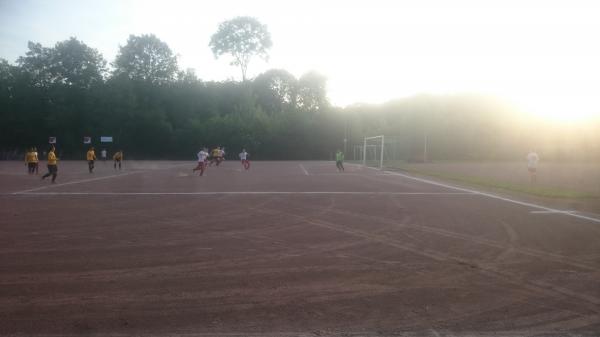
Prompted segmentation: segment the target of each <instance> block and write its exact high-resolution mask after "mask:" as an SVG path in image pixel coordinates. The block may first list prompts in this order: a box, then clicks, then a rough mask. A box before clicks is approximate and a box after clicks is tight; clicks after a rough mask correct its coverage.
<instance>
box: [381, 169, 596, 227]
mask: <svg viewBox="0 0 600 337" xmlns="http://www.w3.org/2000/svg"><path fill="white" fill-rule="evenodd" d="M385 172H386V173H389V174H391V175H396V176H400V177H403V178H406V179H411V180H416V181H420V182H422V183H426V184H430V185H435V186H441V187H445V188H448V189H452V190H457V191H463V192H470V193H473V194H477V195H481V196H484V197H488V198H492V199H497V200H502V201H506V202H510V203H513V204H517V205H521V206H526V207H531V208H537V209H540V210H543V211H546V212H551V213H561V214H564V215H566V216H572V217H575V218H579V219H584V220H589V221H593V222H597V223H600V219H598V218H593V217H590V216H585V215H581V214H576V213H572V212H566V211H563V210H560V209H556V208H550V207H546V206H542V205H537V204H532V203H530V202H524V201H519V200H514V199H510V198H506V197H501V196H499V195H495V194H491V193H486V192H481V191H477V190H472V189H469V188H464V187H457V186H452V185H448V184H444V183H439V182H437V181H433V180H428V179H423V178H417V177H413V176H409V175H406V174H403V173H398V172H392V171H385Z"/></svg>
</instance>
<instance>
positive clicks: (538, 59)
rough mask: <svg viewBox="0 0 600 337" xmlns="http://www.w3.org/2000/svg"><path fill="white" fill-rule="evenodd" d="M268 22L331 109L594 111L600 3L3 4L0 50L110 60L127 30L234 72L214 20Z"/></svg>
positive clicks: (211, 73)
mask: <svg viewBox="0 0 600 337" xmlns="http://www.w3.org/2000/svg"><path fill="white" fill-rule="evenodd" d="M240 15H248V16H254V17H256V18H258V19H259V20H260V21H261V22H263V23H265V24H267V26H268V28H269V30H270V32H271V34H272V37H273V48H272V50H271V53H270V55H271V57H270V59H269V62H268V63H265V62H263V61H260V60H258V59H257V60H254V61H253V62H252V63H251V64H250V68H249V75H250V76H255V75H257V74H259V73H261V72H263V71H264V70H266V69H269V68H284V69H286V70H288V71H290V72H291V73H293V74H294V75H296V76H300V75H301V74H303V73H305V72H307V71H309V70H316V71H318V72H320V73H322V74H324V75H325V76H327V78H328V79H329V97H330V99H331V101H332V102H333V103H334V104H336V105H342V106H343V105H347V104H351V103H355V102H369V103H378V102H384V101H387V100H390V99H393V98H402V97H406V96H409V95H413V94H416V93H434V94H439V93H442V94H445V93H459V92H476V93H485V94H494V95H498V96H500V97H504V98H507V99H509V100H511V101H513V102H514V103H516V104H518V105H519V106H521V107H523V108H524V109H527V110H530V111H532V112H534V113H537V114H544V115H547V116H550V117H553V118H558V119H568V118H573V117H581V116H589V115H600V95H599V93H600V19H599V18H600V1H579V0H565V1H552V0H544V1H533V0H532V1H528V0H520V1H512V0H500V1H485V0H473V1H466V0H465V1H452V0H440V1H427V0H414V1H378V0H369V1H348V0H345V1H325V0H295V1H282V0H280V1H248V0H246V1H244V0H219V1H200V0H197V1H183V0H169V1H149V0H132V1H126V0H107V1H98V0H96V1H91V0H89V1H88V0H53V1H51V0H48V1H42V0H0V22H1V26H0V57H2V58H6V59H8V60H9V61H11V62H14V61H15V60H16V58H17V57H18V56H21V55H23V54H24V53H25V52H26V50H27V41H29V40H31V41H35V42H41V43H42V44H43V45H45V46H53V45H54V44H55V43H56V42H57V41H60V40H65V39H67V38H69V37H70V36H75V37H77V38H78V39H80V40H82V41H83V42H85V43H86V44H88V45H89V46H91V47H94V48H97V49H98V50H99V51H100V52H101V53H102V54H103V55H104V57H105V58H106V59H107V60H108V61H109V62H112V61H113V60H114V57H115V55H116V53H117V50H118V47H119V45H124V44H125V43H126V41H127V37H128V36H129V34H144V33H154V34H156V35H157V36H158V37H159V38H160V39H162V40H163V41H165V42H167V43H168V44H169V46H170V47H171V49H172V50H173V51H174V52H175V53H176V54H178V55H179V65H180V68H182V69H185V68H194V69H195V70H196V73H197V74H198V76H199V77H200V78H201V79H203V80H224V79H228V78H235V79H240V78H241V75H240V71H239V70H238V69H237V68H235V67H232V66H229V62H228V60H225V59H219V60H215V58H214V57H213V55H212V52H211V50H210V48H209V47H208V42H209V40H210V36H211V35H212V34H213V33H214V32H215V30H216V28H217V26H218V24H219V23H220V22H222V21H224V20H227V19H230V18H233V17H235V16H240Z"/></svg>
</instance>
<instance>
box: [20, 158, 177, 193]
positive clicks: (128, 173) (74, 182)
mask: <svg viewBox="0 0 600 337" xmlns="http://www.w3.org/2000/svg"><path fill="white" fill-rule="evenodd" d="M184 165H186V166H187V165H189V164H177V165H170V166H167V167H161V168H157V169H150V170H141V169H140V170H136V171H131V172H127V173H121V174H113V175H110V176H104V177H98V178H91V179H83V180H76V181H69V182H67V183H62V184H52V185H46V186H42V187H36V188H32V189H28V190H24V191H18V192H13V193H11V194H25V193H29V192H34V191H39V190H44V189H47V188H52V187H59V186H66V185H72V184H81V183H87V182H90V181H96V180H104V179H110V178H117V177H123V176H128V175H130V174H136V173H144V172H151V171H156V170H168V169H172V168H175V167H180V166H184Z"/></svg>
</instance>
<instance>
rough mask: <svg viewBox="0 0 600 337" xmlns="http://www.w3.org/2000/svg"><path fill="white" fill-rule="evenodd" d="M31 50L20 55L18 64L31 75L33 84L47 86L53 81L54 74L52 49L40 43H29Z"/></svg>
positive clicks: (28, 46)
mask: <svg viewBox="0 0 600 337" xmlns="http://www.w3.org/2000/svg"><path fill="white" fill-rule="evenodd" d="M27 48H28V49H29V51H27V53H25V56H21V57H19V59H18V60H17V64H19V66H20V67H21V69H22V70H23V71H24V73H26V74H27V75H28V76H29V79H30V81H31V84H33V85H34V86H37V87H46V86H48V85H50V84H51V83H52V82H53V80H54V79H53V75H52V71H51V69H52V50H51V49H50V48H46V47H43V46H42V45H41V44H40V43H33V42H31V41H29V42H28V43H27Z"/></svg>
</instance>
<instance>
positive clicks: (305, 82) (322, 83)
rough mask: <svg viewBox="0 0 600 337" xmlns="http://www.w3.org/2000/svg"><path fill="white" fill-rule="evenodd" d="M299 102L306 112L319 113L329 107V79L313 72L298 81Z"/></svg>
mask: <svg viewBox="0 0 600 337" xmlns="http://www.w3.org/2000/svg"><path fill="white" fill-rule="evenodd" d="M298 86H299V90H298V94H299V95H298V101H299V104H300V107H301V108H302V109H303V110H305V111H312V112H318V111H322V110H323V109H325V108H327V107H328V106H329V101H328V100H327V78H325V76H323V75H321V74H319V73H317V72H314V71H311V72H308V73H306V74H304V75H302V77H300V79H299V80H298Z"/></svg>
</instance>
